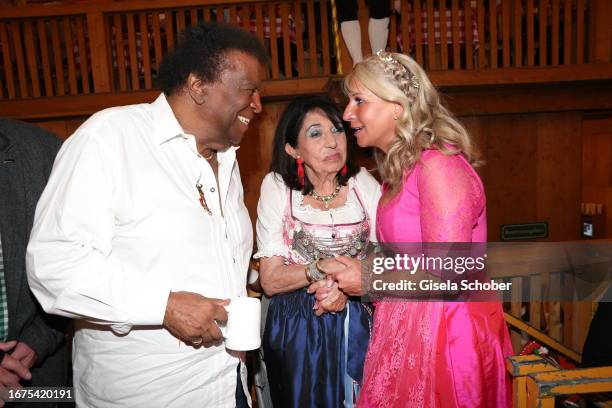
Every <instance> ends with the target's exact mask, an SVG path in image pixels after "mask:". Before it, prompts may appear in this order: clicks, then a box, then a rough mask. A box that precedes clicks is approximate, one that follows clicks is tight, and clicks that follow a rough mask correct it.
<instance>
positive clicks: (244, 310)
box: [219, 297, 261, 351]
mask: <svg viewBox="0 0 612 408" xmlns="http://www.w3.org/2000/svg"><path fill="white" fill-rule="evenodd" d="M225 310H227V323H225V324H220V325H219V328H220V329H221V333H223V337H224V338H225V347H226V348H228V349H230V350H236V351H247V350H255V349H258V348H259V346H261V332H260V323H261V302H260V301H259V299H257V298H250V297H236V298H232V299H230V304H229V305H227V306H225Z"/></svg>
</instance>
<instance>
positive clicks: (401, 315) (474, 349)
mask: <svg viewBox="0 0 612 408" xmlns="http://www.w3.org/2000/svg"><path fill="white" fill-rule="evenodd" d="M345 87H346V90H347V93H348V95H349V98H350V100H349V104H348V106H347V107H346V110H345V112H344V119H345V120H347V121H350V125H351V128H353V129H354V132H355V137H356V139H357V143H358V144H359V145H360V146H362V147H365V146H373V147H375V148H376V149H377V151H376V159H377V162H378V167H379V171H380V173H381V176H382V178H383V180H384V184H383V196H382V198H381V200H380V203H379V204H378V220H377V225H376V229H377V236H378V240H379V242H380V243H381V244H383V245H385V244H386V246H394V244H395V243H410V242H412V243H421V242H423V243H427V242H468V243H474V242H486V232H487V228H486V206H485V193H484V188H483V185H482V182H481V180H480V178H479V177H478V174H477V173H476V171H475V170H474V166H475V165H476V164H477V154H476V150H475V148H474V146H473V145H472V143H471V141H470V138H469V135H468V133H467V131H466V130H465V129H464V127H463V126H462V125H461V124H460V123H459V122H458V121H457V120H456V119H454V118H453V117H452V115H451V114H450V113H449V112H448V111H447V110H446V108H444V106H442V105H441V103H440V99H439V96H438V93H437V92H436V90H435V88H434V87H433V86H432V84H431V82H430V81H429V79H428V78H427V75H426V74H425V72H424V71H423V70H422V68H421V67H420V66H419V65H418V64H417V63H416V62H415V61H414V60H412V59H411V58H410V57H408V56H406V55H402V54H395V53H384V52H380V53H378V54H377V55H374V56H372V57H370V58H368V59H366V60H364V61H363V62H362V63H360V64H357V65H356V66H355V68H354V70H353V72H352V73H350V74H349V75H348V76H347V77H346V79H345ZM424 248H427V246H426V245H424ZM337 259H338V260H339V261H340V262H341V263H342V264H343V265H344V266H345V269H343V270H340V271H331V270H330V269H328V271H330V272H332V274H333V276H334V278H335V279H336V281H337V282H338V284H339V287H340V288H341V290H343V291H344V292H345V293H348V294H351V295H357V294H360V293H362V291H364V290H366V289H367V288H362V269H361V265H360V262H359V261H356V260H353V259H351V258H347V257H342V256H340V257H338V258H337ZM328 266H331V265H328ZM333 268H337V265H336V266H333ZM324 269H325V268H324ZM430 272H431V271H420V272H419V273H422V275H421V276H425V277H429V278H435V277H436V275H435V273H434V274H433V275H427V274H429V273H430ZM511 353H512V347H511V344H510V338H509V335H508V329H507V327H506V325H505V322H504V315H503V312H502V308H501V305H500V304H499V303H498V302H416V301H413V302H409V301H402V302H399V301H385V300H382V301H379V302H378V303H377V304H376V313H375V315H374V324H373V328H372V339H371V343H370V346H369V349H368V354H367V357H366V362H365V366H364V374H363V386H362V390H361V394H360V399H359V402H358V406H360V407H383V406H384V407H427V408H431V407H470V408H487V407H496V408H502V407H509V406H510V400H511V397H510V388H509V385H510V383H509V379H508V377H507V374H506V372H505V369H504V358H505V357H506V356H508V355H510V354H511Z"/></svg>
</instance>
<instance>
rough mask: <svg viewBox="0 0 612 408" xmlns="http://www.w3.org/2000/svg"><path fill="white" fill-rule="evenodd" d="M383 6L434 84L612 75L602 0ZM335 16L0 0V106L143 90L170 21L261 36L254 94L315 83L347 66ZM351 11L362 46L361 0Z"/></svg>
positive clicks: (266, 5) (395, 39)
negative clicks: (258, 88) (264, 54)
mask: <svg viewBox="0 0 612 408" xmlns="http://www.w3.org/2000/svg"><path fill="white" fill-rule="evenodd" d="M360 3H363V0H360ZM389 6H390V8H391V9H392V14H391V18H390V30H389V42H388V48H389V49H390V50H392V51H398V52H406V53H409V54H410V55H412V56H413V57H414V58H415V59H416V60H417V61H418V62H419V63H420V64H421V65H423V66H424V67H425V68H426V69H427V70H428V72H429V73H430V75H431V78H432V80H433V81H434V83H435V84H436V85H438V86H444V87H462V86H479V85H496V86H499V85H504V84H534V83H558V82H575V81H593V80H609V79H612V64H611V49H610V48H611V46H610V43H611V41H610V36H611V34H610V24H609V21H608V18H607V15H609V13H608V14H606V12H607V11H610V6H609V4H608V2H607V1H605V0H503V1H500V0H490V1H489V0H470V1H468V0H461V1H460V0H452V1H450V0H444V1H442V0H427V1H424V0H422V1H415V0H401V1H398V0H395V1H391V2H390V5H389ZM334 16H335V13H334V10H333V7H332V2H331V1H330V0H305V1H294V2H284V1H270V0H250V1H241V0H232V1H230V0H213V1H205V0H178V1H170V0H160V1H156V2H154V3H151V2H148V1H143V0H127V1H116V2H109V1H93V2H83V3H67V4H61V3H59V4H48V5H32V6H19V7H5V8H4V9H3V10H1V11H0V111H2V112H3V114H4V115H5V116H12V117H23V118H26V117H27V118H33V117H44V116H54V115H55V116H57V115H60V116H67V115H77V114H89V113H92V112H94V111H96V110H98V109H100V108H101V107H105V106H111V105H114V104H124V103H133V102H140V101H145V100H151V99H152V97H153V95H154V94H155V93H156V92H157V91H155V84H156V77H157V70H158V67H159V63H160V61H161V58H162V56H163V54H164V53H165V52H166V51H167V50H168V49H170V48H172V46H173V44H174V42H175V41H176V39H177V36H178V34H179V32H180V31H181V30H182V29H183V28H184V27H185V26H187V25H190V24H196V23H198V22H200V21H210V20H213V21H225V22H228V23H230V24H233V25H236V26H239V27H241V28H243V29H245V30H249V31H251V32H253V33H254V34H256V35H257V36H258V37H259V38H260V39H261V40H262V41H264V43H265V44H266V46H267V47H268V49H269V51H270V55H271V64H270V67H269V70H268V72H267V78H266V79H267V80H266V82H265V84H264V88H263V93H264V95H265V96H267V97H279V96H287V95H295V94H299V93H308V92H322V91H324V90H325V89H326V87H327V86H328V85H329V81H333V80H335V79H338V78H340V77H341V76H342V73H343V72H346V71H347V70H349V69H350V67H351V66H352V61H351V60H350V57H349V55H348V52H347V50H346V47H345V45H344V42H343V39H342V37H341V35H340V33H339V29H338V24H337V22H336V21H335V19H334ZM360 19H361V20H362V32H363V33H364V35H363V45H364V47H363V48H364V49H365V50H366V54H367V52H368V47H369V45H368V44H369V42H368V40H367V38H366V36H365V34H367V8H366V7H365V6H364V4H360ZM432 39H433V40H432ZM57 98H61V99H57ZM59 102H61V103H59ZM24 103H25V105H24Z"/></svg>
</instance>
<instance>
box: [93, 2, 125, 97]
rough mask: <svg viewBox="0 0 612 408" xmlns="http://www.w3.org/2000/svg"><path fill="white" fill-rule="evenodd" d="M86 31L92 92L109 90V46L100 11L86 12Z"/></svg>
mask: <svg viewBox="0 0 612 408" xmlns="http://www.w3.org/2000/svg"><path fill="white" fill-rule="evenodd" d="M87 32H88V33H89V49H90V50H91V71H92V75H93V83H94V92H95V93H102V92H111V91H112V80H111V76H110V70H109V68H110V59H109V56H108V49H109V47H108V46H107V44H106V40H107V38H106V30H105V29H104V15H103V14H102V12H96V13H88V14H87ZM120 58H121V57H120Z"/></svg>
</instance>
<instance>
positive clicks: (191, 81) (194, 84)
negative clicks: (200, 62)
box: [187, 73, 208, 105]
mask: <svg viewBox="0 0 612 408" xmlns="http://www.w3.org/2000/svg"><path fill="white" fill-rule="evenodd" d="M187 92H189V96H191V99H192V100H193V101H194V102H195V103H196V104H197V105H202V104H203V103H204V102H205V101H206V95H207V94H208V84H206V83H205V82H204V81H202V80H201V79H200V78H198V77H197V76H196V75H195V74H194V73H191V74H189V76H188V77H187Z"/></svg>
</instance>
